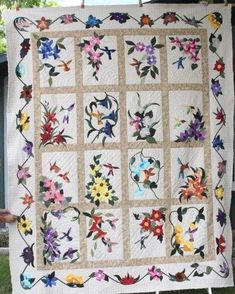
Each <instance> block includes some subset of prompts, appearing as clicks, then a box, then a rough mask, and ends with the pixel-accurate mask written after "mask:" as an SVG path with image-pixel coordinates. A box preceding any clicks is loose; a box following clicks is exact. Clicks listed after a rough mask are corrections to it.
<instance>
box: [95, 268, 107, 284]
mask: <svg viewBox="0 0 235 294" xmlns="http://www.w3.org/2000/svg"><path fill="white" fill-rule="evenodd" d="M95 278H96V280H97V281H99V282H101V281H103V280H104V278H105V273H104V272H103V271H102V270H98V271H97V272H95Z"/></svg>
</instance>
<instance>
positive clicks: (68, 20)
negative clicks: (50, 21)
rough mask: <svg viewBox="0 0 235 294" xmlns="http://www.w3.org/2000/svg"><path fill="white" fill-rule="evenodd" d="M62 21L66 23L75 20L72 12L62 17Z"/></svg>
mask: <svg viewBox="0 0 235 294" xmlns="http://www.w3.org/2000/svg"><path fill="white" fill-rule="evenodd" d="M62 21H63V22H64V24H70V23H72V22H73V16H72V15H71V14H65V15H64V16H63V17H62Z"/></svg>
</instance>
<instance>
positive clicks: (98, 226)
mask: <svg viewBox="0 0 235 294" xmlns="http://www.w3.org/2000/svg"><path fill="white" fill-rule="evenodd" d="M83 214H84V215H85V216H86V217H88V218H89V223H88V226H89V229H88V231H89V232H88V234H87V236H86V237H87V238H91V237H93V238H92V241H93V243H94V244H93V246H92V248H91V256H92V257H94V256H95V253H96V250H97V246H98V242H99V243H100V244H101V245H103V246H104V247H106V251H107V252H108V253H111V252H112V251H113V247H114V246H115V245H118V241H115V242H114V241H113V240H112V239H111V238H112V231H114V230H116V224H117V222H118V221H119V219H118V218H116V217H115V216H114V215H113V214H112V213H101V212H98V211H95V209H92V210H91V211H90V213H89V212H84V213H83ZM110 229H111V232H110Z"/></svg>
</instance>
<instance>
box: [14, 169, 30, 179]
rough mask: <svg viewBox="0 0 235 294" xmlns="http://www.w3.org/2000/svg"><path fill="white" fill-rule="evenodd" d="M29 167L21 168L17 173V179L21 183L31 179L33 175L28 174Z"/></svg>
mask: <svg viewBox="0 0 235 294" xmlns="http://www.w3.org/2000/svg"><path fill="white" fill-rule="evenodd" d="M28 170H29V167H22V166H19V170H18V172H17V177H18V178H19V180H20V181H21V182H25V181H26V179H27V178H30V177H31V175H30V174H29V173H28Z"/></svg>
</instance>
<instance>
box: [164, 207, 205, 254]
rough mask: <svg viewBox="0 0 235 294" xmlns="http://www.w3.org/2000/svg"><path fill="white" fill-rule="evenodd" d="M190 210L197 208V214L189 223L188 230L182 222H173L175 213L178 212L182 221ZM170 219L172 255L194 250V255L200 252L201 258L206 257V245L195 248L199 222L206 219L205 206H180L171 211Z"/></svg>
mask: <svg viewBox="0 0 235 294" xmlns="http://www.w3.org/2000/svg"><path fill="white" fill-rule="evenodd" d="M190 210H196V211H197V215H196V217H195V220H194V221H192V222H190V223H189V224H188V228H187V230H185V229H184V228H183V226H182V225H181V224H173V223H172V215H173V214H176V215H177V219H178V221H179V222H180V223H182V222H183V217H184V215H186V214H187V212H189V211H190ZM169 220H170V224H171V226H172V229H173V234H172V238H171V246H172V247H173V249H172V251H171V255H175V254H176V253H178V254H180V255H182V256H183V255H184V254H185V253H186V252H187V253H189V252H193V253H194V255H196V254H199V255H200V256H201V258H204V249H205V245H201V246H200V247H199V248H195V245H194V240H195V236H196V234H197V233H198V226H199V223H200V222H201V221H205V215H204V207H202V208H201V209H197V208H196V207H184V208H183V207H179V208H178V209H177V210H174V211H172V212H171V213H170V216H169Z"/></svg>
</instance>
